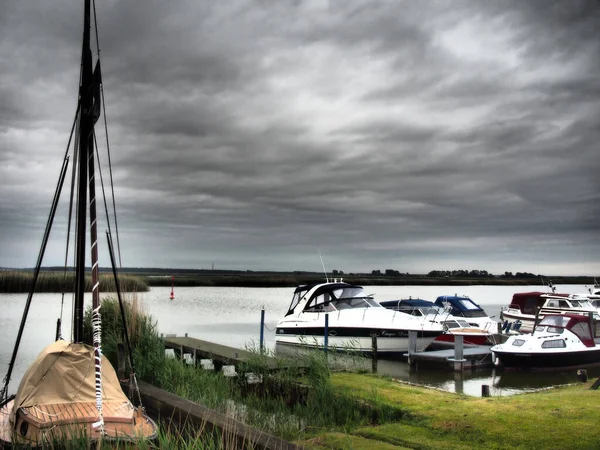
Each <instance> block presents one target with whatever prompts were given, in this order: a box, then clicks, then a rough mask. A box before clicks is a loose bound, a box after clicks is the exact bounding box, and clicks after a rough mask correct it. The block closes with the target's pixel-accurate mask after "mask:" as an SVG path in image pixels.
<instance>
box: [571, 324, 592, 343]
mask: <svg viewBox="0 0 600 450" xmlns="http://www.w3.org/2000/svg"><path fill="white" fill-rule="evenodd" d="M571 331H572V332H573V333H574V334H576V335H577V336H578V337H579V339H581V340H582V341H583V340H585V339H593V338H594V337H593V336H592V332H591V331H590V327H589V325H588V324H587V323H583V322H579V323H576V324H575V325H573V327H572V328H571Z"/></svg>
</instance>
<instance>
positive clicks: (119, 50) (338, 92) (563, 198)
mask: <svg viewBox="0 0 600 450" xmlns="http://www.w3.org/2000/svg"><path fill="white" fill-rule="evenodd" d="M1 3H2V5H1V9H0V10H1V11H2V14H1V15H0V159H1V161H0V189H1V190H2V195H1V196H0V248H1V251H0V266H5V267H6V266H10V267H32V266H34V265H35V261H36V258H37V254H38V251H39V246H40V243H41V238H42V235H43V229H44V226H45V221H46V217H47V214H48V212H49V209H50V203H51V200H52V196H53V192H54V188H55V185H56V181H57V178H58V173H59V170H60V165H61V162H62V156H63V153H64V150H65V148H66V144H67V141H68V137H69V132H70V129H71V124H72V121H73V117H74V114H75V107H76V101H77V89H78V79H79V61H80V54H81V30H82V15H83V7H82V5H78V3H82V2H73V1H72V0H54V1H52V2H49V1H41V0H38V1H30V0H20V1H16V0H2V2H1ZM96 9H97V13H98V27H99V36H100V49H101V60H102V71H103V76H104V92H105V97H106V114H107V119H108V129H109V138H110V148H111V154H112V159H113V178H114V182H115V193H116V204H117V211H118V220H119V231H120V240H121V251H122V262H123V266H126V267H131V266H137V267H179V268H199V269H201V268H211V267H212V265H213V264H214V267H215V268H219V269H250V270H315V271H316V270H321V261H320V258H319V251H320V253H321V254H322V256H323V260H324V263H325V266H326V269H327V270H328V271H331V270H332V269H337V270H343V271H344V272H363V271H369V272H370V271H371V270H373V269H380V270H385V269H388V268H390V269H395V270H400V271H402V272H410V273H425V272H429V271H430V270H447V269H467V270H471V269H480V270H487V271H489V272H491V273H496V274H498V273H504V271H512V272H518V271H526V272H533V273H541V274H546V275H559V274H563V275H567V274H585V275H595V276H598V275H600V153H599V151H600V6H599V4H598V2H597V1H595V0H590V1H577V0H573V1H564V0H556V1H551V0H527V1H523V0H514V1H509V0H506V1H504V0H494V1H480V0H472V1H470V0H448V1H433V0H432V1H420V0H419V1H417V0H414V1H379V0H377V1H376V0H370V1H354V0H350V1H341V0H340V1H333V0H331V1H327V0H311V1H286V0H255V1H221V2H216V1H212V0H210V1H209V0H204V1H200V0H188V1H164V0H143V1H142V0H137V1H133V0H132V1H122V0H121V1H117V0H109V1H102V2H99V3H98V5H97V6H96ZM103 129H104V128H103V125H101V124H100V122H99V127H98V128H97V134H98V139H99V140H100V141H101V142H103V141H104V140H105V135H104V132H103ZM105 163H106V158H104V160H103V161H102V167H103V176H104V178H105V181H107V178H108V168H107V167H106V164H105ZM98 190H99V189H98ZM63 197H64V198H65V199H66V198H67V197H68V186H67V187H66V189H65V192H64V193H63ZM101 204H102V203H100V205H101ZM66 216H67V212H66V206H62V207H61V209H60V210H59V212H58V216H57V219H56V224H55V229H54V230H53V233H52V242H51V245H50V246H49V248H48V251H47V254H46V257H45V259H44V265H54V264H62V262H63V260H64V241H65V231H64V229H65V227H64V225H65V223H66ZM106 227H107V225H106V220H104V221H101V223H100V236H101V238H102V242H104V230H105V229H106ZM100 252H101V264H102V265H108V258H107V255H106V250H105V246H104V245H103V246H102V247H101V249H100Z"/></svg>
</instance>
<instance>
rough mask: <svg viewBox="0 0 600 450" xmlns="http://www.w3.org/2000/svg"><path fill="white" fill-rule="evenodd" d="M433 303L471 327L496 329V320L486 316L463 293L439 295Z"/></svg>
mask: <svg viewBox="0 0 600 450" xmlns="http://www.w3.org/2000/svg"><path fill="white" fill-rule="evenodd" d="M434 304H435V305H436V306H439V307H441V308H444V309H445V310H447V311H449V313H450V314H451V315H452V316H454V317H456V318H462V319H464V320H466V321H467V322H468V323H469V325H470V326H472V327H475V328H482V329H484V330H487V331H488V332H490V333H496V332H497V331H498V321H496V320H494V319H493V318H492V317H490V316H488V314H487V313H486V312H485V311H484V310H483V308H482V307H481V306H479V305H478V304H477V303H475V302H474V301H473V300H472V299H471V298H469V297H467V296H465V295H456V294H455V295H441V296H439V297H438V298H436V300H435V302H434Z"/></svg>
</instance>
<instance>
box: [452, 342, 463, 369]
mask: <svg viewBox="0 0 600 450" xmlns="http://www.w3.org/2000/svg"><path fill="white" fill-rule="evenodd" d="M464 345H465V340H464V336H460V335H459V336H455V337H454V370H455V371H457V372H462V370H463V366H464V363H465V360H464V359H463V357H464V351H463V350H464Z"/></svg>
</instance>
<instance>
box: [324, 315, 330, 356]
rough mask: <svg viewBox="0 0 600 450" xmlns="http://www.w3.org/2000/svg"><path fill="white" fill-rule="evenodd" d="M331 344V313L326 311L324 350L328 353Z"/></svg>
mask: <svg viewBox="0 0 600 450" xmlns="http://www.w3.org/2000/svg"><path fill="white" fill-rule="evenodd" d="M328 344H329V313H325V335H324V336H323V350H324V351H325V353H327V345H328Z"/></svg>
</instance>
